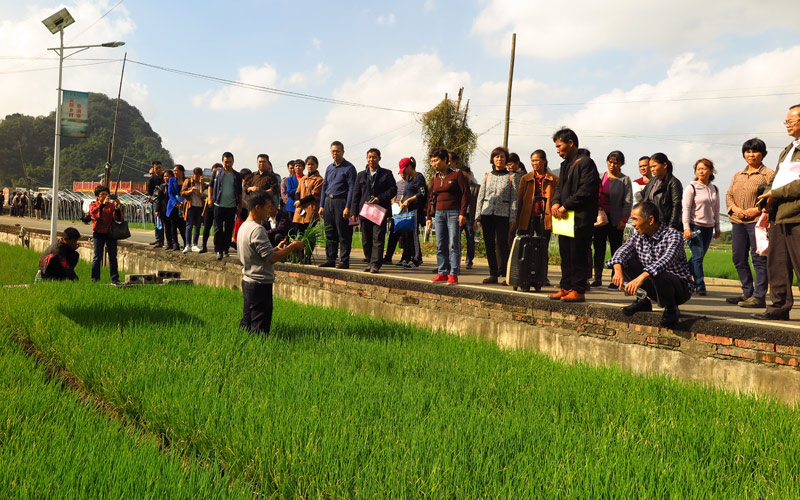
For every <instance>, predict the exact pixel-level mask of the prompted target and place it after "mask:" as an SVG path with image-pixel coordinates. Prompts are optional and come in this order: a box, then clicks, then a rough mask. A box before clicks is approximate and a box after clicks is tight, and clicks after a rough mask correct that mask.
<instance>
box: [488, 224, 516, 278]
mask: <svg viewBox="0 0 800 500" xmlns="http://www.w3.org/2000/svg"><path fill="white" fill-rule="evenodd" d="M481 227H482V228H483V242H484V244H485V245H486V260H488V261H489V274H490V275H492V276H495V277H498V276H505V275H506V266H507V265H508V254H509V252H510V251H511V249H510V247H509V246H508V227H509V224H508V217H500V216H498V215H481Z"/></svg>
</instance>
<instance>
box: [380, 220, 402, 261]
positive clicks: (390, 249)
mask: <svg viewBox="0 0 800 500" xmlns="http://www.w3.org/2000/svg"><path fill="white" fill-rule="evenodd" d="M386 230H387V231H388V232H389V242H388V243H387V244H386V257H384V260H385V261H386V262H391V261H392V257H394V251H395V250H396V249H397V244H398V243H400V240H401V239H402V235H403V233H395V232H394V220H392V221H391V222H390V223H389V226H388V228H387V229H386ZM401 246H402V243H401ZM403 248H405V247H403ZM403 256H404V257H403V259H402V260H405V251H404V252H403Z"/></svg>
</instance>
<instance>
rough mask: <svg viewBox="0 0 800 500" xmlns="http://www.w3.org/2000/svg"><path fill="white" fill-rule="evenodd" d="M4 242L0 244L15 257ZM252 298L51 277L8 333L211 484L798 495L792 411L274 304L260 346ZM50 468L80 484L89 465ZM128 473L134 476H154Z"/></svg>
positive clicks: (539, 493)
mask: <svg viewBox="0 0 800 500" xmlns="http://www.w3.org/2000/svg"><path fill="white" fill-rule="evenodd" d="M9 250H11V249H9V248H8V247H7V246H2V245H0V256H1V257H2V259H3V262H4V263H5V262H7V260H6V259H7V256H8V252H9ZM16 259H17V260H16V261H15V262H16V264H15V265H14V267H20V266H24V265H25V264H24V262H23V261H24V256H22V257H19V256H18V257H16ZM29 260H30V263H32V265H35V260H36V256H35V255H30V256H29ZM82 265H83V264H82ZM5 269H7V266H4V269H3V270H0V274H2V273H3V272H5ZM240 308H241V296H240V294H239V293H237V292H235V291H231V290H223V289H210V288H204V287H138V288H122V289H118V288H111V287H105V286H98V285H92V284H90V283H86V282H83V283H44V284H40V285H37V286H35V287H32V288H30V289H11V290H4V291H3V292H2V293H0V324H3V325H7V326H6V330H4V331H5V332H6V336H7V337H9V336H10V337H14V338H21V339H23V340H25V341H29V342H31V343H32V344H33V345H35V346H36V347H37V348H38V349H39V350H40V351H41V352H42V353H44V354H45V355H46V356H47V357H48V358H49V359H50V360H51V361H52V362H53V363H54V364H55V365H57V366H59V367H61V368H63V369H65V370H67V371H68V372H69V373H71V374H73V375H74V376H75V377H76V378H77V379H79V380H80V381H82V383H83V384H84V385H85V387H86V388H87V389H88V390H90V391H92V392H93V393H94V394H96V395H97V396H98V397H100V398H102V400H103V401H104V402H105V404H106V405H108V406H109V407H110V408H112V409H114V411H116V412H117V413H118V414H120V415H123V416H124V418H125V419H126V420H127V421H128V422H133V423H135V428H136V429H140V430H142V431H144V432H145V435H146V436H150V437H151V438H153V439H156V440H159V441H162V442H166V443H169V448H170V452H171V453H175V454H178V455H180V456H182V457H184V460H185V461H186V463H187V464H188V465H185V466H184V468H183V470H184V472H187V471H189V470H195V469H196V467H195V466H193V465H191V464H193V463H203V464H210V465H208V466H206V467H205V468H203V467H201V470H203V471H206V472H208V473H209V474H210V477H211V478H213V477H214V474H221V473H222V472H220V471H224V477H225V478H226V481H232V482H233V483H234V484H235V485H237V486H239V485H245V486H247V487H248V488H249V491H251V492H252V493H254V494H260V495H263V496H265V497H280V498H298V497H299V498H310V497H314V498H340V497H347V498H395V497H402V498H408V497H422V496H424V497H429V498H520V497H534V498H539V497H548V498H559V497H571V498H595V497H603V498H754V497H763V498H792V497H795V496H796V492H797V491H798V488H800V447H798V446H796V444H795V443H794V441H793V439H794V438H793V436H795V435H796V434H797V433H798V431H800V414H798V413H797V412H795V411H793V410H791V409H790V408H787V407H786V406H784V405H782V404H780V403H776V402H773V401H765V400H755V399H752V398H748V397H736V396H733V395H730V394H725V393H721V392H718V391H711V390H707V389H705V388H702V387H699V386H697V385H694V384H688V383H683V382H678V381H675V380H669V379H667V378H664V377H647V378H645V377H639V376H632V375H631V374H629V373H627V372H625V371H623V370H620V369H617V368H599V369H598V368H592V367H588V366H584V365H564V364H561V363H557V362H554V361H551V360H549V359H547V358H544V357H542V356H539V355H536V354H534V353H531V352H520V351H505V350H501V349H500V348H498V347H497V346H496V345H494V344H492V343H490V342H488V341H482V340H476V339H471V338H459V337H455V336H450V335H444V334H440V333H435V332H430V331H426V330H423V329H420V328H413V327H408V326H404V325H401V324H398V323H394V322H389V321H379V320H373V319H370V318H366V317H363V316H356V315H351V314H350V313H348V312H347V311H343V310H337V309H321V308H316V307H313V306H305V305H298V304H293V303H288V302H285V301H281V300H278V301H276V310H275V319H274V322H273V335H272V336H270V337H268V338H263V339H262V338H254V337H252V336H250V335H249V334H246V333H245V332H242V331H240V330H238V329H237V328H236V325H237V323H238V319H239V316H240ZM6 340H7V339H6ZM1 354H2V355H3V356H10V355H13V356H17V357H18V356H19V354H18V352H15V351H14V350H13V349H10V350H7V351H3V352H2V353H1ZM39 376H40V377H43V376H42V375H41V374H39ZM54 397H55V396H54ZM73 400H74V399H73ZM31 411H34V410H31ZM40 412H43V413H47V410H45V409H44V408H42V409H41V410H40ZM89 412H90V413H93V414H94V417H93V418H99V419H102V418H105V417H102V416H101V415H100V416H98V414H97V413H98V412H97V410H93V409H90V411H89ZM17 413H18V410H13V411H11V414H13V415H16V414H17ZM4 418H5V419H7V418H8V417H4ZM0 421H2V420H0ZM18 421H20V422H21V423H20V425H19V426H18V427H15V428H14V429H13V431H11V434H12V435H11V437H9V436H8V432H9V431H5V432H7V434H2V432H0V436H6V437H4V438H2V440H0V454H4V453H7V451H6V448H7V447H8V446H9V444H8V443H11V442H15V439H16V442H17V443H18V446H19V447H20V451H19V452H16V453H18V454H21V456H23V457H26V459H27V457H30V458H31V459H32V460H33V461H34V462H35V460H36V457H37V455H36V453H37V452H38V450H37V449H36V446H35V444H34V445H33V448H34V449H31V450H28V449H27V448H26V446H25V445H24V443H25V442H26V440H24V439H22V438H20V436H27V434H24V433H25V432H28V433H30V432H36V431H35V429H26V426H27V425H28V423H29V422H31V419H18ZM0 425H2V424H0ZM53 432H54V433H56V435H55V436H54V437H53V438H52V439H50V440H49V441H54V442H57V443H64V446H69V445H70V444H71V445H72V446H75V447H77V449H78V450H79V451H80V450H83V449H84V444H83V443H82V442H71V441H69V439H67V436H68V435H69V433H70V432H71V431H70V428H69V427H66V426H65V427H64V428H61V429H56V430H54V431H53ZM143 440H144V441H147V439H144V438H143ZM145 445H146V443H145ZM137 450H138V448H137ZM8 453H10V452H8ZM126 455H127V453H126ZM15 456H16V455H15ZM169 457H170V455H166V456H165V455H164V454H163V453H162V455H161V456H160V459H159V460H156V459H152V460H153V461H154V463H156V464H157V465H158V466H163V463H165V462H169V460H168V459H169ZM134 458H135V457H134ZM148 460H149V459H148ZM193 461H196V462H193ZM93 466H94V465H93ZM96 466H97V467H100V465H99V464H97V465H96ZM31 467H34V465H31ZM52 467H55V469H56V470H57V471H58V473H59V474H63V477H72V476H74V475H75V474H77V473H78V472H77V471H76V467H81V465H77V464H76V462H74V461H72V462H69V461H62V462H60V465H59V464H58V463H57V464H54V465H52ZM214 471H217V472H216V473H215V472H214ZM35 473H36V472H35V471H30V472H27V471H26V472H25V473H24V475H27V474H35ZM96 473H97V474H98V475H103V474H115V472H113V471H110V470H109V469H107V468H106V469H102V468H101V470H99V471H97V472H96ZM120 474H122V477H123V479H125V480H128V481H130V482H131V483H135V481H133V480H131V477H134V478H137V479H138V478H141V477H142V475H145V474H147V472H146V469H142V471H141V473H139V472H137V471H135V470H123V471H121V472H120ZM39 475H40V476H42V475H43V474H42V473H41V472H39ZM172 477H174V478H175V479H173V480H175V481H178V480H179V479H178V477H177V476H172ZM205 479H208V478H207V477H205V476H204V477H203V478H200V479H198V482H197V483H196V484H195V483H193V484H194V485H190V484H189V483H188V482H186V483H184V484H185V485H186V488H197V491H198V497H205V496H210V495H206V493H205V492H207V491H210V492H215V493H217V494H219V495H228V494H230V495H233V494H234V493H236V492H238V490H228V489H219V488H218V489H213V488H212V489H209V490H203V489H202V488H205V487H208V486H207V485H208V484H209V483H207V482H203V481H204V480H205ZM31 481H33V480H31ZM97 481H101V480H100V479H98V480H97ZM6 484H8V483H6ZM17 484H18V483H17ZM6 487H7V486H6ZM130 487H131V488H132V487H133V486H130ZM20 491H21V490H19V489H13V488H12V489H11V490H10V493H11V495H9V496H23V495H21V494H20ZM132 495H133V496H137V495H136V494H135V492H134V493H132ZM120 496H121V497H123V496H124V497H128V496H131V495H124V494H122V495H120ZM156 497H158V495H156Z"/></svg>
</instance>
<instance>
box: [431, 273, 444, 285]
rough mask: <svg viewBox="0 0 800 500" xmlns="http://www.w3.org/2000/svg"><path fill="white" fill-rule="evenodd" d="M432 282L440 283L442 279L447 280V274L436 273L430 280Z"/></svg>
mask: <svg viewBox="0 0 800 500" xmlns="http://www.w3.org/2000/svg"><path fill="white" fill-rule="evenodd" d="M431 281H432V282H434V283H441V282H443V281H447V276H445V275H444V274H437V275H436V277H435V278H433V279H432V280H431Z"/></svg>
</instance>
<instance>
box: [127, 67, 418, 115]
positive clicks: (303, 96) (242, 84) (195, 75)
mask: <svg viewBox="0 0 800 500" xmlns="http://www.w3.org/2000/svg"><path fill="white" fill-rule="evenodd" d="M128 62H130V63H133V64H138V65H140V66H146V67H148V68H153V69H157V70H160V71H166V72H168V73H176V74H179V75H184V76H190V77H193V78H199V79H201V80H208V81H212V82H216V83H222V84H224V85H231V86H234V87H240V88H245V89H250V90H256V91H259V92H266V93H268V94H275V95H279V96H284V97H294V98H297V99H305V100H309V101H316V102H324V103H328V104H338V105H341V106H352V107H356V108H367V109H379V110H382V111H395V112H398V113H409V114H415V115H420V114H423V113H422V112H420V111H411V110H407V109H398V108H389V107H386V106H376V105H373V104H363V103H358V102H352V101H342V100H340V99H333V98H329V97H322V96H316V95H312V94H304V93H301V92H292V91H289V90H283V89H278V88H274V87H265V86H263V85H255V84H252V83H245V82H238V81H235V80H228V79H226V78H219V77H216V76H211V75H204V74H201V73H193V72H191V71H183V70H179V69H175V68H168V67H166V66H158V65H155V64H148V63H144V62H141V61H134V60H133V59H128Z"/></svg>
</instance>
